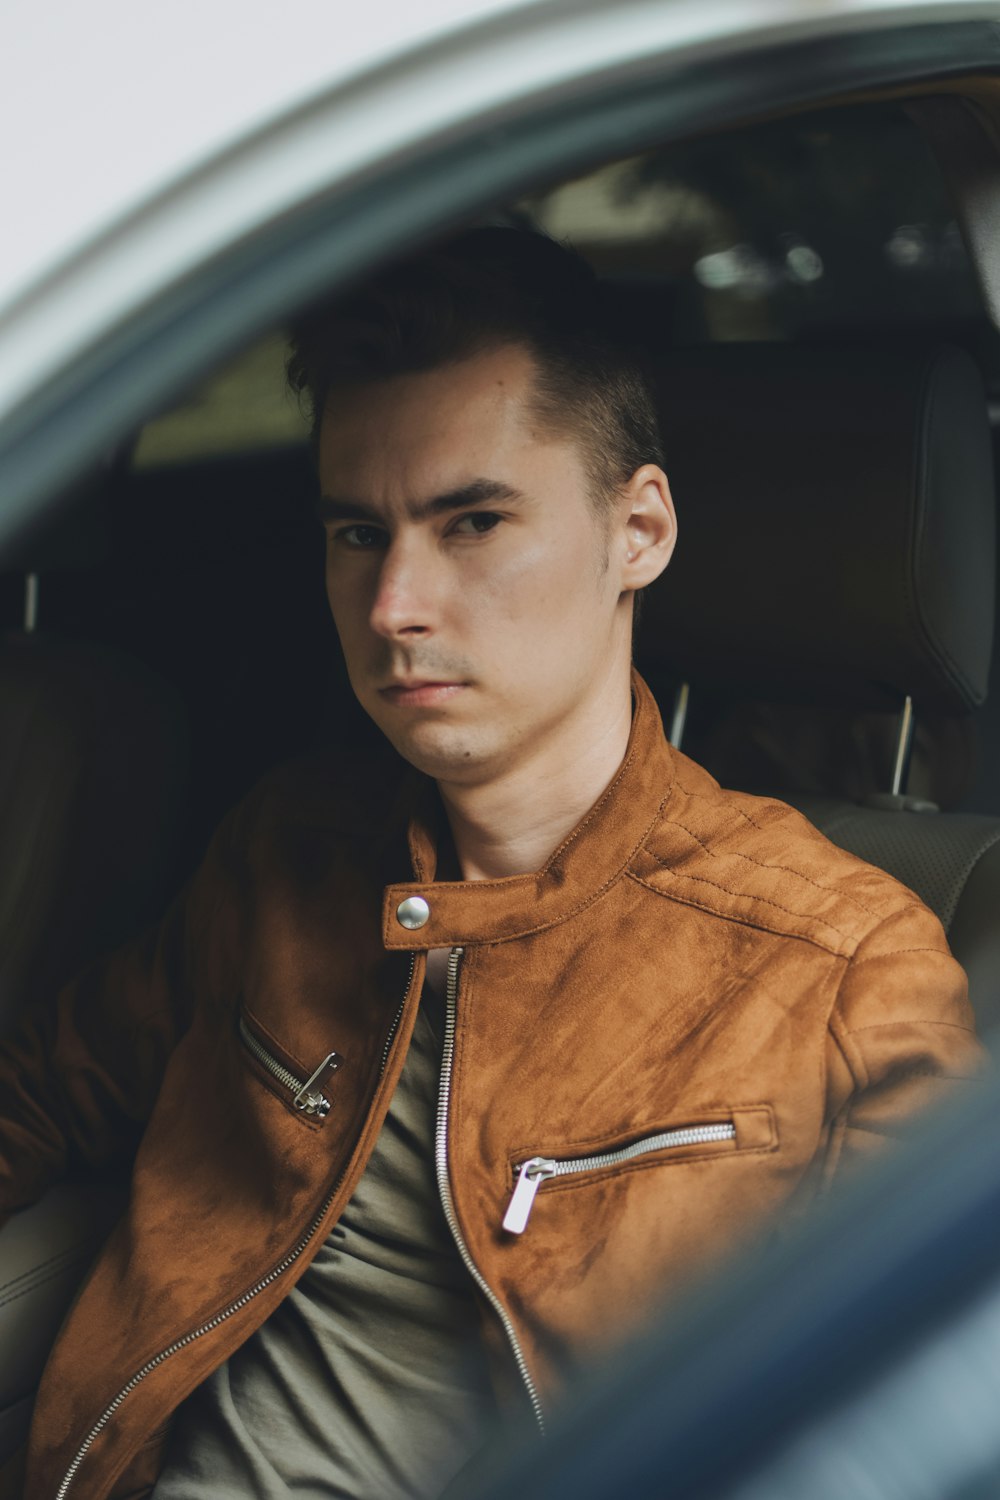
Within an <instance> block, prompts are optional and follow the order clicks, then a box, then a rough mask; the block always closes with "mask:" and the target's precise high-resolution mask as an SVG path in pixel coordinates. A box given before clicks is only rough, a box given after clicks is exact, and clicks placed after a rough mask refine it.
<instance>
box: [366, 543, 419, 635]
mask: <svg viewBox="0 0 1000 1500" xmlns="http://www.w3.org/2000/svg"><path fill="white" fill-rule="evenodd" d="M432 575H433V569H432V567H431V566H430V560H429V559H428V558H427V557H426V556H423V555H421V553H420V550H419V549H418V548H417V547H416V546H414V545H413V544H412V543H411V544H408V543H407V542H406V540H405V539H404V538H402V537H395V538H394V539H393V541H392V542H391V543H390V545H389V547H388V548H387V550H386V552H385V554H384V556H383V558H382V566H381V567H380V568H379V571H378V575H377V579H376V585H375V597H374V599H373V600H372V605H371V612H370V615H369V624H370V625H371V628H372V630H374V632H375V633H376V635H381V636H384V637H385V638H386V639H387V640H396V639H399V638H400V637H406V638H411V637H413V636H418V635H427V634H429V633H430V631H431V630H432V629H433V624H434V609H435V604H434V580H433V576H432Z"/></svg>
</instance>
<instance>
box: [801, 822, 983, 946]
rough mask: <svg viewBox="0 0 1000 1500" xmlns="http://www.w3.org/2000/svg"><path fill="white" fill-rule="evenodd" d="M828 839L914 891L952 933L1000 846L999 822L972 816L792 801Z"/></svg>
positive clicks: (946, 929)
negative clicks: (983, 866)
mask: <svg viewBox="0 0 1000 1500" xmlns="http://www.w3.org/2000/svg"><path fill="white" fill-rule="evenodd" d="M786 800H788V801H794V804H795V806H796V807H798V808H799V810H800V811H801V812H804V813H805V815H806V817H807V818H808V819H809V820H810V822H812V823H815V824H816V827H817V828H820V829H822V831H823V832H824V833H825V834H826V836H827V838H828V839H831V840H832V841H833V843H835V844H839V845H840V847H841V848H842V849H848V850H850V852H851V853H852V854H856V855H857V856H858V857H859V859H864V860H867V861H868V863H869V864H874V865H880V866H881V867H882V868H883V869H884V870H888V871H889V873H890V874H891V875H894V876H895V877H896V879H897V880H901V881H902V883H903V884H904V885H906V886H909V888H910V890H911V891H916V893H917V895H918V896H919V897H920V899H921V900H922V901H925V902H926V903H927V905H928V906H929V907H930V909H931V911H933V912H934V913H935V914H936V915H937V916H938V917H940V919H941V923H942V925H943V927H944V929H945V931H946V932H947V931H949V930H950V928H951V925H952V922H953V919H954V917H955V912H956V910H957V908H958V905H959V902H960V901H961V897H962V891H963V890H964V889H965V884H966V882H967V880H968V879H969V877H970V876H971V874H972V872H973V870H974V869H975V867H976V865H977V864H978V862H979V861H980V860H981V859H982V857H983V855H984V854H986V853H987V851H988V850H990V849H992V847H993V845H994V844H996V843H1000V820H998V819H996V818H992V817H979V816H977V815H976V814H974V813H968V814H963V813H954V814H949V815H947V816H945V817H941V816H939V815H937V814H935V813H926V812H905V811H902V812H879V811H876V810H874V809H871V808H866V807H857V806H855V805H854V803H851V802H835V801H833V800H832V799H830V800H827V799H826V798H810V797H803V798H794V799H792V798H788V799H786Z"/></svg>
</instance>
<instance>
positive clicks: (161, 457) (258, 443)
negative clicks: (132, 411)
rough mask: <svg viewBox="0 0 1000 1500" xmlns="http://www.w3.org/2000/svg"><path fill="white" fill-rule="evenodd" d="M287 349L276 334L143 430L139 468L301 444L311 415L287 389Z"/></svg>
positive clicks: (137, 455) (138, 459)
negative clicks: (302, 408) (307, 418)
mask: <svg viewBox="0 0 1000 1500" xmlns="http://www.w3.org/2000/svg"><path fill="white" fill-rule="evenodd" d="M286 356H287V346H286V343H285V340H284V338H282V337H281V335H280V334H272V335H271V336H269V337H268V338H266V339H263V340H261V342H260V343H258V344H255V345H254V346H253V347H252V348H250V349H248V350H245V351H244V352H243V354H241V355H240V357H239V358H238V359H237V360H234V361H233V362H232V363H231V364H229V365H227V366H226V368H225V369H224V370H223V371H222V372H221V373H220V374H218V375H216V376H215V377H214V379H212V380H209V381H207V382H206V383H205V384H204V385H203V386H200V387H199V388H198V389H197V390H195V391H193V392H192V393H191V394H190V395H189V396H188V397H187V398H186V399H185V400H184V401H182V402H180V403H179V404H178V405H177V406H176V407H174V408H173V409H172V410H171V411H169V412H167V413H165V414H164V415H163V416H161V417H158V418H156V419H155V420H154V421H152V422H149V423H148V424H147V425H146V426H145V427H144V428H143V430H142V433H141V435H140V438H139V443H138V446H137V448H136V452H135V458H134V463H135V465H136V466H137V467H138V468H159V467H161V466H163V465H166V464H175V463H186V462H189V461H191V460H193V459H198V458H211V457H215V456H218V455H221V454H225V453H237V452H247V451H249V452H253V451H259V450H262V449H268V448H280V447H283V446H285V445H286V444H289V443H301V442H303V441H304V439H305V437H306V433H307V423H306V419H305V416H304V414H303V412H302V410H301V408H300V406H299V403H298V401H297V399H296V398H295V397H294V396H293V395H292V394H291V392H290V391H288V390H287V388H286V386H285V359H286Z"/></svg>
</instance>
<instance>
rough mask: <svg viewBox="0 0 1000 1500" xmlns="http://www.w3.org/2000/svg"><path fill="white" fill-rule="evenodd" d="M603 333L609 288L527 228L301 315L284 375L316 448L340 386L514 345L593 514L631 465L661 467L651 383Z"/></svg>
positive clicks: (458, 241)
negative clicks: (580, 473) (570, 450)
mask: <svg viewBox="0 0 1000 1500" xmlns="http://www.w3.org/2000/svg"><path fill="white" fill-rule="evenodd" d="M615 324H616V319H615V317H614V313H613V309H612V305H611V301H610V297H609V294H608V292H607V290H606V289H605V288H604V286H603V285H602V283H601V282H599V281H598V279H597V278H596V276H595V275H594V273H593V271H592V270H591V269H590V267H589V266H588V265H587V264H586V262H585V261H583V260H582V259H581V258H580V256H578V255H576V254H575V253H574V252H573V251H571V250H568V249H566V248H564V247H563V246H561V245H558V244H556V242H555V241H554V240H550V239H547V238H546V237H545V236H544V235H540V234H535V233H533V232H532V231H529V230H520V229H499V228H488V229H471V230H466V231H464V232H463V233H462V234H459V235H457V236H455V237H454V238H453V239H451V240H449V241H447V242H446V243H444V244H442V245H440V246H438V247H436V248H434V249H432V250H428V251H426V252H424V253H422V254H420V255H417V256H414V257H412V258H411V259H410V260H407V261H402V262H397V263H396V264H394V265H392V266H389V267H388V268H387V269H386V270H385V271H383V272H381V273H380V274H379V275H378V276H376V277H375V278H374V280H372V281H370V282H368V283H366V284H365V285H363V286H360V287H358V288H357V289H356V290H354V291H353V292H351V293H349V294H348V295H347V296H346V297H342V298H339V299H338V300H336V301H334V302H328V303H325V304H323V305H321V306H318V307H314V308H312V309H309V310H308V311H307V312H306V313H304V314H303V315H302V316H301V317H300V319H299V320H298V322H297V324H296V325H295V327H294V328H293V329H292V352H291V356H290V358H289V361H288V380H289V384H290V385H291V387H292V389H293V390H294V391H296V392H297V393H298V394H299V396H300V397H301V396H305V397H306V399H307V401H308V403H309V407H310V415H311V421H312V429H313V436H314V439H315V438H316V437H317V436H318V430H319V426H320V423H321V421H322V417H323V412H324V411H325V409H326V405H327V401H328V399H329V396H330V394H331V393H332V392H333V391H335V390H336V389H337V388H338V387H344V386H349V385H359V384H365V383H367V382H371V381H377V380H381V379H388V378H389V377H391V376H393V375H403V374H410V373H416V372H418V371H422V370H432V369H437V368H439V367H440V366H442V365H446V364H450V363H452V362H453V361H457V360H460V359H464V358H468V357H470V356H472V355H474V354H477V353H483V352H486V351H487V350H490V349H495V348H500V347H503V346H504V345H508V344H516V345H520V346H522V347H524V348H526V349H528V351H529V352H530V353H531V354H532V355H533V357H534V359H535V363H536V366H537V377H536V382H535V392H534V399H533V402H532V409H533V411H534V413H535V415H536V416H537V418H538V419H539V420H540V421H541V422H542V423H543V424H544V425H545V426H546V428H547V429H548V430H549V431H552V432H555V433H558V434H559V435H560V436H567V437H572V438H575V439H576V440H577V441H578V442H579V444H580V447H581V449H582V452H583V455H584V463H585V467H586V472H587V477H588V481H589V484H590V489H591V494H592V497H593V499H594V502H595V504H596V505H597V506H598V507H601V508H603V507H604V505H606V504H607V503H608V502H609V501H610V499H611V497H612V496H613V495H614V494H615V493H616V492H617V491H619V490H620V489H621V487H622V486H623V485H624V484H625V483H627V481H628V480H629V479H630V478H631V476H632V474H634V473H635V471H636V469H638V468H640V467H641V465H642V464H644V463H658V464H659V463H662V454H661V447H660V435H659V430H658V426H657V420H656V411H655V407H654V404H653V399H652V395H651V392H650V388H649V384H648V382H647V380H646V377H645V375H644V373H643V370H642V367H641V364H640V361H639V359H638V358H637V356H636V354H635V353H634V352H633V351H632V350H630V349H629V348H628V347H627V346H626V344H625V343H624V341H623V340H621V338H620V337H619V336H618V333H617V329H616V326H615Z"/></svg>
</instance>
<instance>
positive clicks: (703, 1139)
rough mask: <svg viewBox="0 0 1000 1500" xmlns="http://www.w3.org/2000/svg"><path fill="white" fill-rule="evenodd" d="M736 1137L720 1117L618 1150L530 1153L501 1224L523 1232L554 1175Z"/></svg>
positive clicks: (731, 1125)
mask: <svg viewBox="0 0 1000 1500" xmlns="http://www.w3.org/2000/svg"><path fill="white" fill-rule="evenodd" d="M735 1139H736V1124H735V1122H734V1121H733V1120H720V1121H718V1122H717V1123H716V1124H714V1125H687V1126H683V1127H682V1128H681V1129H679V1130H664V1131H662V1132H661V1133H660V1134H659V1135H648V1136H646V1137H645V1139H644V1140H641V1141H634V1142H633V1144H632V1145H631V1146H622V1147H621V1148H620V1149H619V1150H617V1151H604V1152H602V1153H601V1154H600V1155H599V1156H574V1157H564V1158H563V1159H562V1160H557V1159H556V1158H554V1157H551V1156H532V1157H529V1159H528V1160H527V1161H523V1162H521V1164H520V1166H518V1167H517V1168H515V1171H516V1173H517V1180H516V1182H515V1183H514V1192H513V1194H512V1196H511V1200H510V1202H509V1203H508V1205H507V1212H506V1213H505V1214H504V1219H503V1227H504V1229H506V1230H507V1232H508V1234H523V1233H524V1231H525V1230H526V1229H527V1227H528V1219H529V1218H530V1217H531V1210H532V1207H533V1206H534V1202H535V1198H536V1196H537V1194H538V1190H539V1188H540V1187H541V1186H542V1183H543V1182H551V1180H552V1179H553V1178H554V1177H573V1176H575V1175H576V1174H577V1173H578V1172H599V1171H601V1170H602V1169H603V1168H604V1167H617V1166H621V1165H622V1164H623V1163H624V1162H629V1161H635V1160H636V1158H637V1157H640V1156H647V1155H648V1154H649V1153H650V1152H652V1151H669V1150H670V1149H671V1148H677V1147H680V1146H707V1145H711V1144H713V1143H714V1142H716V1141H733V1140H735Z"/></svg>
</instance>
